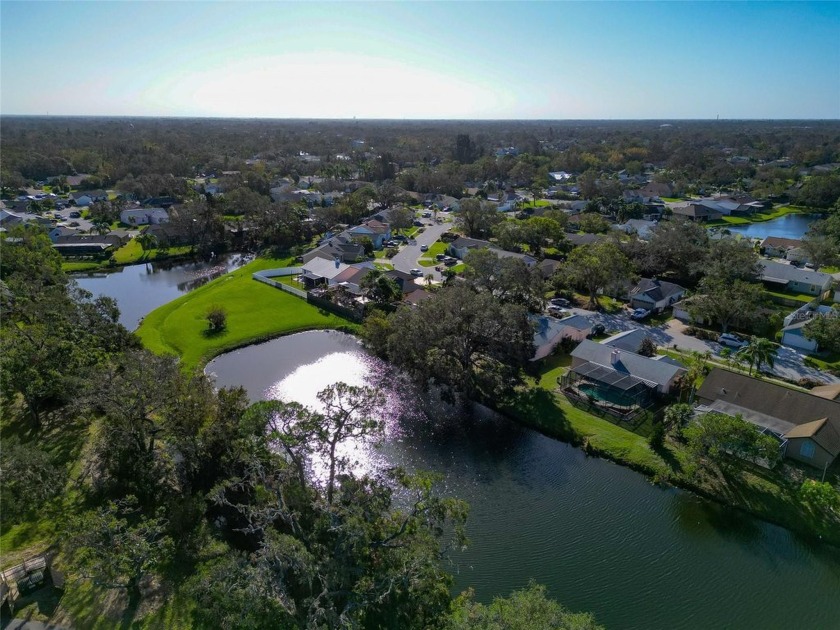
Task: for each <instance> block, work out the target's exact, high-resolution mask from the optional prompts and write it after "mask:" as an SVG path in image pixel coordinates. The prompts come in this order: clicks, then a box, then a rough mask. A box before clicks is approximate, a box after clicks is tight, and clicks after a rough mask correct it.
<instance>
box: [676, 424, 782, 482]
mask: <svg viewBox="0 0 840 630" xmlns="http://www.w3.org/2000/svg"><path fill="white" fill-rule="evenodd" d="M683 435H684V436H685V438H686V440H687V441H688V448H689V450H690V451H691V452H692V453H693V454H694V455H695V456H696V457H700V458H705V459H708V460H709V461H712V462H715V463H718V464H722V463H725V462H726V461H727V456H728V455H733V456H735V457H740V458H743V459H748V460H751V461H757V460H765V461H767V462H768V463H769V465H770V467H771V468H772V467H773V466H775V465H776V463H778V461H779V460H780V459H781V452H780V451H779V443H778V442H777V441H776V440H775V439H774V438H773V437H772V436H769V435H765V434H763V433H762V432H761V431H760V430H759V428H758V427H757V426H756V425H754V424H752V423H750V422H747V421H746V420H744V419H743V418H742V417H741V416H740V415H738V416H734V417H733V416H728V415H726V414H723V413H717V412H712V413H707V414H704V415H702V416H701V417H700V418H698V419H697V421H696V422H694V423H692V424H690V425H689V426H687V427H686V428H685V429H684V430H683Z"/></svg>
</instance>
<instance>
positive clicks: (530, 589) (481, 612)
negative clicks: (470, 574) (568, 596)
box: [446, 582, 601, 630]
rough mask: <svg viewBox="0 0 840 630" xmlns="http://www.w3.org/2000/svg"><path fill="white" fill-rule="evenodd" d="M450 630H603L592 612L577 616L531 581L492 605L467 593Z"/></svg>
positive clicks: (455, 611) (455, 608)
mask: <svg viewBox="0 0 840 630" xmlns="http://www.w3.org/2000/svg"><path fill="white" fill-rule="evenodd" d="M446 628H447V630H599V628H601V626H599V625H598V624H596V623H595V618H594V617H593V616H592V615H591V614H589V613H573V612H570V611H568V610H566V609H565V608H563V606H561V605H560V604H559V603H557V602H556V601H554V600H552V599H549V598H548V597H546V594H545V587H544V586H541V585H538V584H536V583H535V582H531V583H530V584H529V585H528V586H527V587H526V588H524V589H522V590H519V591H514V592H513V593H511V595H510V597H505V598H502V597H496V598H495V599H494V600H493V602H492V603H490V604H481V603H478V602H475V601H473V593H472V591H471V590H470V591H467V592H466V593H464V594H463V595H461V596H460V597H459V598H458V599H457V600H456V601H455V602H454V603H453V614H452V619H451V621H450V622H449V623H448V624H447V625H446Z"/></svg>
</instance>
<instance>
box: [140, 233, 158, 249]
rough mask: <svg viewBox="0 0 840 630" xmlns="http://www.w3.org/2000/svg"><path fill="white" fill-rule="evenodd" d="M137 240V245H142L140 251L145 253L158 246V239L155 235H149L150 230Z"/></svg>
mask: <svg viewBox="0 0 840 630" xmlns="http://www.w3.org/2000/svg"><path fill="white" fill-rule="evenodd" d="M136 239H137V244H138V245H140V249H142V250H143V251H149V250H151V249H154V248H155V247H157V244H158V240H157V237H156V236H155V235H154V234H151V233H149V232H148V230H147V231H145V232H143V233H142V234H140V235H139V236H137V237H136Z"/></svg>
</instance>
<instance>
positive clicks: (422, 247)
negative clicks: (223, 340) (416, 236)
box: [420, 245, 429, 252]
mask: <svg viewBox="0 0 840 630" xmlns="http://www.w3.org/2000/svg"><path fill="white" fill-rule="evenodd" d="M420 251H421V252H427V251H429V246H428V245H421V246H420Z"/></svg>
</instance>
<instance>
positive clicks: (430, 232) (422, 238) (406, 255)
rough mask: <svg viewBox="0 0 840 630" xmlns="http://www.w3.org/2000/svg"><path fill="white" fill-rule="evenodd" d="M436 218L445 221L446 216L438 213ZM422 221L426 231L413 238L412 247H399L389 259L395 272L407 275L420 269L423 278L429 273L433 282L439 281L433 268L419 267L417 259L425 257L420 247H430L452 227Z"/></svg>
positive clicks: (430, 221) (439, 276) (437, 273)
mask: <svg viewBox="0 0 840 630" xmlns="http://www.w3.org/2000/svg"><path fill="white" fill-rule="evenodd" d="M438 218H440V219H444V220H445V219H446V218H447V215H446V213H444V212H439V213H438ZM422 221H423V223H424V224H425V228H426V229H425V230H424V231H423V232H422V233H421V234H418V235H417V236H416V237H415V239H414V244H413V245H403V246H401V247H400V251H399V253H398V254H397V255H396V256H394V257H393V258H392V259H391V264H392V265H394V269H396V270H397V271H404V272H405V273H409V272H410V271H411V270H412V269H415V268H417V269H422V270H423V275H424V276H426V275H428V274H430V273H431V274H434V276H435V280H441V279H442V276H441V273H440V272H439V271H435V268H434V267H421V266H420V265H419V264H418V263H417V259H418V258H422V257H424V256H426V254H425V253H424V252H421V251H420V247H421V246H422V245H428V246H430V247H431V245H432V243H434V242H435V241H436V240H438V239H439V238H440V235H441V234H443V233H444V232H446V231H448V230H449V228H451V227H452V225H451V224H450V223H435V222H433V221H432V220H430V219H422Z"/></svg>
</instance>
